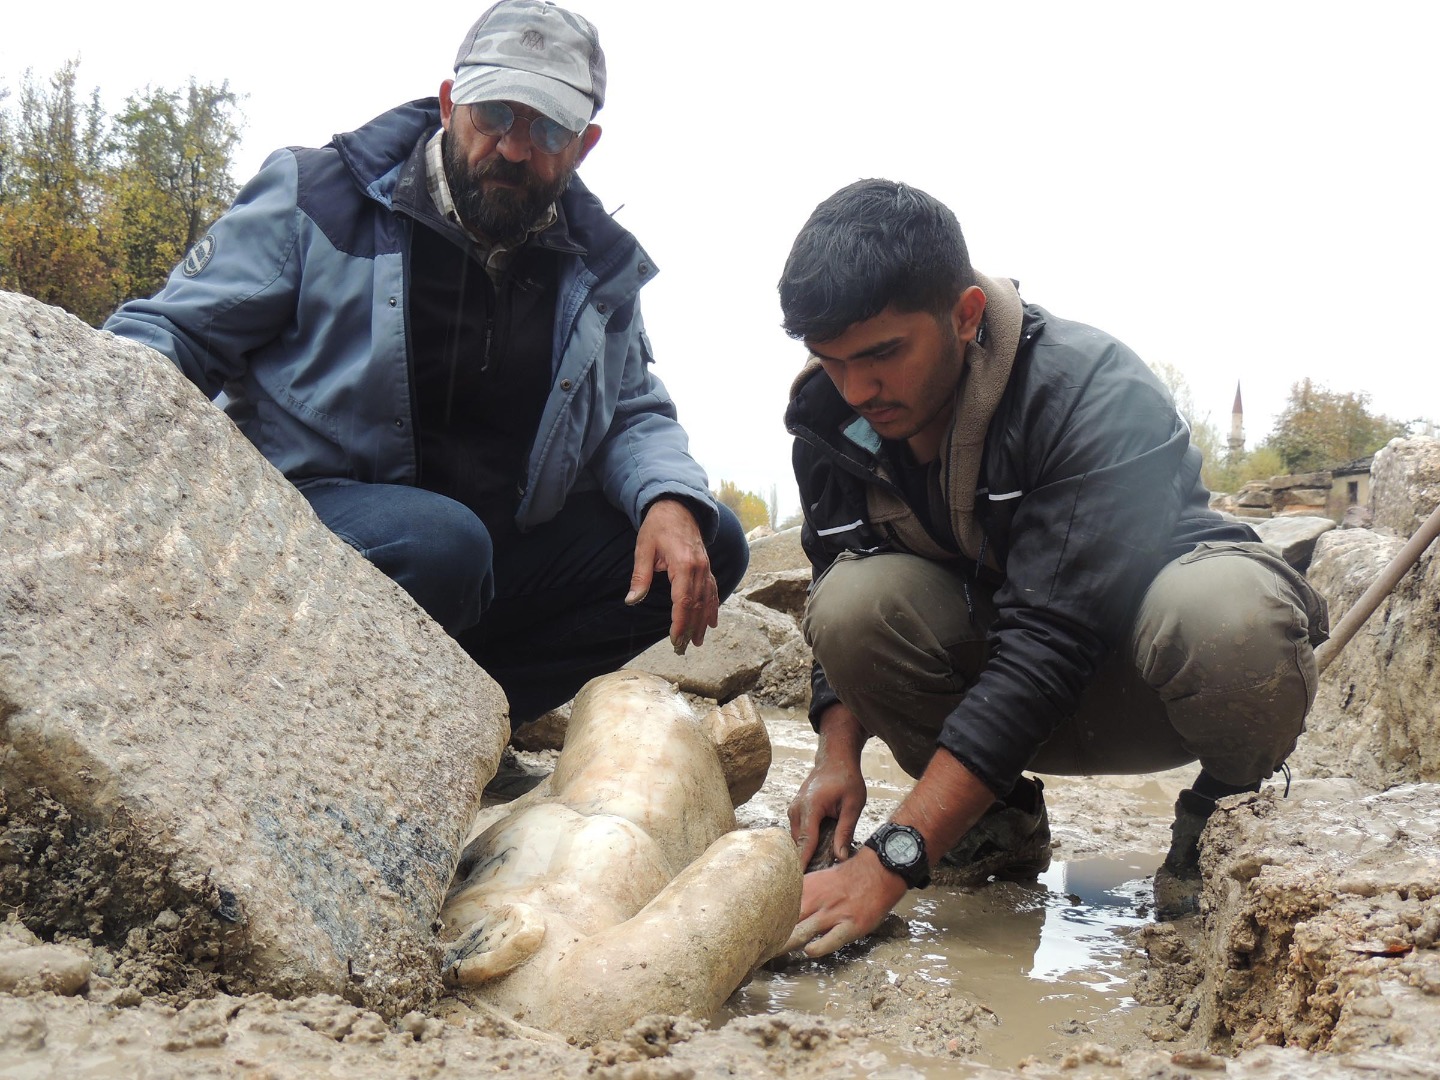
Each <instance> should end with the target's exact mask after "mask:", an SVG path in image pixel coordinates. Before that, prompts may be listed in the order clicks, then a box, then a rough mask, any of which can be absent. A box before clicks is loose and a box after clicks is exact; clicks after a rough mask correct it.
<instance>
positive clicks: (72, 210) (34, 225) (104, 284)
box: [0, 60, 239, 325]
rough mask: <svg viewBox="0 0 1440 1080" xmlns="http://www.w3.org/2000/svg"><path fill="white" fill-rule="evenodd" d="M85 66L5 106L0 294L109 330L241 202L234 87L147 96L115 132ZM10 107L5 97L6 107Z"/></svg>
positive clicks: (34, 86)
mask: <svg viewBox="0 0 1440 1080" xmlns="http://www.w3.org/2000/svg"><path fill="white" fill-rule="evenodd" d="M78 66H79V64H78V61H74V60H72V61H68V62H67V63H65V64H64V65H62V66H61V68H60V70H59V71H57V72H56V73H55V74H54V75H53V76H51V77H50V79H49V80H48V82H46V83H43V84H42V83H39V82H37V80H36V79H35V77H34V75H33V74H32V73H31V72H29V71H27V72H26V73H25V75H24V78H23V80H22V83H21V87H20V93H19V96H18V100H17V101H16V102H15V103H14V108H0V288H5V289H12V290H14V291H16V292H23V293H28V294H29V295H31V296H33V297H35V298H36V299H38V300H43V301H44V302H46V303H48V304H57V305H59V306H60V307H63V308H65V309H67V310H68V311H70V312H71V313H73V314H75V315H78V316H79V317H80V318H82V319H84V320H85V321H86V322H89V323H91V324H93V325H98V324H99V323H100V322H101V321H103V320H104V319H105V317H106V316H107V315H109V314H110V312H112V311H113V310H114V309H115V306H116V305H117V304H118V303H119V302H120V301H121V300H124V299H126V298H127V297H129V296H135V295H139V294H147V295H148V294H149V293H152V292H154V291H155V290H156V289H158V288H159V287H160V285H161V284H162V283H163V282H164V280H165V277H166V275H167V274H168V273H169V271H170V269H171V267H172V266H174V264H175V263H176V262H178V261H179V259H180V257H181V256H182V255H183V254H184V252H185V250H186V248H187V247H189V245H190V244H191V243H193V242H194V241H195V240H196V239H198V238H199V237H200V236H201V235H203V232H204V229H205V227H206V226H207V225H208V224H209V223H210V221H212V220H213V219H214V218H215V217H216V216H217V215H218V214H219V213H220V212H221V211H222V210H224V209H225V207H226V206H227V205H228V203H229V201H230V199H231V197H232V196H233V194H234V183H233V181H232V180H231V178H230V155H231V154H232V153H233V152H234V149H235V146H236V144H237V142H238V140H239V129H238V126H237V124H236V122H235V120H234V119H233V111H234V109H235V107H236V103H237V99H236V96H235V95H234V94H233V93H231V91H230V88H229V85H228V84H227V83H222V84H221V85H220V86H219V87H213V86H201V85H197V84H196V83H195V82H194V81H193V80H192V82H191V84H190V87H189V90H188V92H186V93H181V92H172V91H167V90H164V89H158V90H149V89H147V90H146V91H145V92H144V93H143V94H141V95H135V96H132V97H131V98H130V99H129V101H128V102H127V103H126V108H125V111H124V112H123V113H122V114H121V115H120V116H119V117H118V118H117V119H116V121H115V124H114V128H113V132H112V131H111V130H110V128H111V123H110V121H109V119H108V118H107V117H106V115H105V111H104V109H103V108H101V105H100V96H99V91H98V90H94V91H92V92H91V94H90V97H89V99H88V101H85V102H82V101H81V99H80V97H79V95H78V93H77V91H76V84H77V70H78ZM6 104H7V102H6V99H5V96H4V95H0V106H5V105H6Z"/></svg>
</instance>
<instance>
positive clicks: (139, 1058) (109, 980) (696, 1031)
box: [0, 711, 1425, 1080]
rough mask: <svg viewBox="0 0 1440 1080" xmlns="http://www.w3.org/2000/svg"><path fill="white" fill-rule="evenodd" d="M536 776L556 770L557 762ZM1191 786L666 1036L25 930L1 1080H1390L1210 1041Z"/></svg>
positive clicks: (781, 764) (1093, 797)
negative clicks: (254, 978)
mask: <svg viewBox="0 0 1440 1080" xmlns="http://www.w3.org/2000/svg"><path fill="white" fill-rule="evenodd" d="M766 723H767V727H768V728H769V730H770V734H771V738H772V743H773V745H774V755H775V756H774V763H773V765H772V768H771V771H770V775H769V777H768V779H767V781H766V783H765V785H764V787H763V788H762V789H761V790H760V792H759V793H758V794H757V795H756V796H755V797H754V798H752V799H751V800H750V801H749V802H748V803H747V804H746V805H745V806H744V807H742V808H741V811H740V815H739V816H740V819H741V824H742V825H746V826H756V825H769V824H776V823H780V822H783V821H784V820H785V818H786V807H787V805H788V802H789V799H790V797H791V795H792V794H793V792H794V791H795V789H796V787H797V786H798V784H799V783H800V781H801V780H802V779H803V777H804V776H805V774H806V772H807V771H808V769H809V763H810V759H811V755H812V754H813V750H814V736H813V734H812V733H811V732H810V729H809V726H808V724H807V723H806V722H805V720H804V717H803V715H800V714H798V713H794V712H790V711H772V712H770V713H768V714H767V715H766ZM520 758H521V763H522V765H523V766H524V767H525V768H528V769H533V770H535V771H537V772H539V771H543V770H544V769H545V768H546V767H547V762H548V758H547V756H546V755H545V754H522V755H520ZM865 765H866V774H867V778H868V779H869V781H870V798H869V804H868V805H867V807H866V810H865V814H864V815H863V817H862V820H861V824H860V829H859V833H860V835H862V836H863V835H867V834H868V831H869V830H870V829H873V828H874V827H875V825H877V824H878V823H879V822H880V821H882V820H884V819H885V817H886V816H887V815H888V814H889V813H890V811H891V810H892V809H893V808H894V805H895V803H896V801H897V800H898V799H899V798H900V797H901V796H902V795H903V793H904V791H905V790H907V789H908V786H909V783H910V781H909V779H908V778H907V777H905V776H904V774H903V773H901V772H900V770H899V769H898V768H897V767H896V766H895V765H894V763H893V761H890V760H889V759H888V755H887V754H886V752H885V751H884V749H883V747H872V748H867V751H866V760H865ZM1188 780H1189V773H1188V771H1187V770H1178V771H1175V772H1172V773H1164V774H1149V775H1145V776H1134V777H1107V778H1063V777H1055V778H1051V777H1047V778H1046V790H1045V795H1046V801H1047V805H1048V807H1049V811H1050V817H1051V828H1052V832H1053V834H1054V838H1055V842H1056V852H1055V858H1054V861H1053V862H1052V864H1051V866H1050V868H1049V870H1048V871H1047V872H1045V873H1044V874H1043V875H1041V876H1040V878H1039V879H1038V880H1037V881H1035V882H1033V883H1013V882H997V883H992V884H990V885H988V886H985V887H981V888H975V889H967V888H944V887H932V888H930V889H927V890H924V891H921V892H915V893H911V894H910V895H909V896H907V897H906V898H905V900H903V901H902V903H901V904H900V906H899V908H898V909H897V912H896V914H895V915H894V916H893V917H892V918H891V920H889V921H888V922H887V923H886V924H885V925H884V926H883V927H882V928H881V930H880V931H879V932H877V933H876V934H875V935H872V936H871V938H870V939H868V940H866V941H864V942H858V943H856V944H854V945H851V946H849V947H847V948H846V949H844V950H842V951H841V952H840V953H838V954H837V955H835V956H833V957H827V958H822V959H818V960H809V959H805V958H795V957H791V958H781V959H778V960H776V961H772V962H771V963H770V964H768V965H766V966H765V967H764V968H762V969H761V970H759V971H757V972H756V973H755V974H754V976H753V977H752V978H751V979H750V980H749V981H748V982H747V983H746V984H745V985H744V986H742V987H741V989H740V990H739V991H738V992H737V993H736V994H734V995H733V996H732V997H731V998H730V999H729V1000H728V1001H727V1002H726V1003H725V1004H724V1006H723V1007H722V1008H721V1009H720V1010H719V1011H718V1012H717V1013H716V1014H715V1015H713V1016H706V1017H679V1018H676V1017H669V1018H667V1017H651V1018H645V1019H642V1020H641V1021H640V1022H638V1023H637V1024H636V1025H635V1026H634V1027H632V1028H631V1029H630V1030H628V1031H627V1032H625V1033H624V1035H623V1036H621V1037H620V1038H618V1039H613V1040H606V1041H604V1042H601V1043H598V1044H596V1045H594V1046H589V1047H577V1046H573V1045H568V1044H566V1043H565V1042H563V1041H562V1040H560V1039H558V1038H556V1037H554V1036H548V1035H545V1034H543V1033H541V1032H537V1031H535V1030H533V1029H528V1028H525V1027H523V1026H522V1025H519V1024H517V1023H515V1022H514V1021H512V1020H510V1019H508V1018H506V1017H504V1016H502V1015H500V1014H498V1013H495V1012H490V1011H486V1010H484V1009H478V1008H474V1007H470V1006H466V1005H464V1004H463V1003H461V1002H459V1001H458V1000H455V999H445V1000H442V1001H441V1003H440V1004H439V1006H438V1007H437V1008H435V1009H434V1010H432V1011H431V1012H430V1013H428V1014H422V1013H412V1014H410V1015H409V1016H407V1017H405V1018H403V1019H402V1020H401V1021H399V1022H398V1023H396V1024H387V1023H385V1022H384V1021H383V1020H381V1019H380V1017H378V1016H376V1015H375V1014H374V1013H371V1012H368V1011H366V1010H364V1009H362V1008H358V1007H356V1006H355V1005H352V1004H348V1003H345V1002H343V1001H340V1000H339V999H337V998H329V997H310V998H302V999H299V1000H294V1001H285V1000H278V999H275V998H273V997H271V996H268V995H249V996H243V997H240V996H229V995H225V994H223V993H222V994H218V995H215V996H210V997H206V998H202V999H199V1000H187V999H185V998H184V997H183V996H177V995H174V994H165V993H159V992H153V991H152V990H150V989H148V987H153V986H156V985H158V984H157V983H154V982H151V983H149V984H146V982H145V981H144V980H143V979H141V980H136V979H135V977H134V976H135V971H134V965H135V964H137V963H138V962H139V961H138V959H137V955H138V954H136V953H129V952H126V951H125V950H124V949H123V948H121V949H119V950H115V949H112V948H109V947H96V946H92V945H89V944H88V943H85V942H82V941H79V940H72V941H70V942H61V943H59V944H43V945H42V944H41V943H40V942H38V941H37V940H36V939H34V937H33V935H29V934H28V932H27V931H25V930H24V929H23V927H20V926H18V925H17V924H16V923H15V922H14V921H13V920H12V921H11V923H10V924H8V925H6V926H4V927H0V1078H10V1077H24V1078H27V1080H29V1078H41V1077H94V1078H97V1080H98V1078H105V1080H108V1078H118V1077H131V1076H142V1075H143V1076H147V1077H176V1078H181V1077H184V1078H190V1077H202V1076H203V1077H212V1076H217V1077H226V1078H229V1077H237V1078H239V1077H244V1078H246V1080H291V1078H296V1080H298V1078H301V1077H312V1076H328V1075H345V1076H347V1077H356V1078H359V1080H368V1078H371V1077H374V1078H377V1080H378V1078H381V1077H384V1078H393V1077H417V1078H418V1077H432V1076H433V1077H442V1076H444V1077H452V1076H453V1077H470V1076H477V1077H478V1076H494V1075H500V1074H509V1075H514V1076H557V1077H568V1076H575V1077H582V1076H584V1077H602V1078H614V1080H695V1078H709V1077H715V1078H717V1080H718V1078H720V1077H727V1078H732V1077H777V1076H785V1077H792V1078H807V1077H869V1078H874V1080H917V1078H942V1077H943V1078H950V1077H1001V1076H1026V1077H1061V1076H1063V1077H1067V1078H1078V1077H1092V1076H1093V1077H1158V1078H1170V1077H1174V1078H1179V1077H1193V1076H1224V1075H1229V1076H1255V1077H1260V1076H1276V1077H1278V1076H1295V1077H1311V1076H1334V1077H1339V1076H1350V1075H1355V1076H1359V1075H1377V1074H1376V1073H1374V1072H1368V1073H1367V1072H1366V1071H1365V1070H1357V1069H1352V1068H1351V1067H1350V1066H1347V1065H1345V1064H1343V1063H1339V1062H1337V1061H1335V1060H1326V1059H1325V1058H1324V1057H1323V1056H1317V1055H1305V1054H1303V1053H1302V1052H1300V1051H1291V1050H1284V1049H1280V1048H1277V1047H1259V1048H1256V1049H1254V1050H1252V1051H1249V1052H1248V1053H1247V1054H1246V1055H1245V1056H1243V1057H1242V1058H1241V1059H1238V1060H1237V1059H1232V1058H1229V1057H1226V1056H1221V1055H1219V1054H1216V1053H1212V1052H1211V1051H1209V1050H1207V1049H1206V1048H1205V1046H1204V1045H1203V1039H1202V1038H1201V1037H1200V1035H1199V1032H1198V1031H1196V1030H1192V1024H1191V1021H1192V1020H1193V1015H1194V1010H1193V1007H1192V1006H1190V1005H1189V1004H1187V1001H1188V999H1187V994H1189V993H1190V992H1191V991H1192V990H1193V989H1194V988H1195V986H1196V985H1197V984H1198V983H1199V981H1200V978H1201V974H1202V973H1201V970H1200V963H1199V961H1198V960H1197V959H1196V957H1198V956H1200V955H1201V950H1200V948H1199V946H1198V940H1197V939H1198V927H1197V926H1195V925H1194V924H1195V923H1196V920H1193V919H1191V920H1181V921H1179V922H1177V923H1167V924H1156V923H1154V922H1153V920H1152V916H1151V910H1150V890H1151V881H1150V878H1151V875H1152V874H1153V872H1154V870H1155V868H1156V866H1158V864H1159V862H1160V860H1161V858H1162V855H1163V852H1164V850H1165V847H1166V845H1167V843H1168V839H1169V837H1168V825H1169V820H1170V812H1171V806H1172V804H1173V801H1174V798H1175V794H1176V792H1177V791H1178V790H1179V789H1180V788H1181V787H1183V786H1184V785H1185V784H1186V783H1187V782H1188ZM163 932H167V931H166V928H165V927H163V926H162V927H157V928H156V933H157V934H158V933H163ZM137 944H138V943H137ZM44 950H48V951H44ZM42 951H43V952H42ZM125 965H130V967H128V968H127V967H126V966H125ZM7 980H8V981H7ZM142 988H143V989H144V992H142ZM1379 1075H1396V1076H1401V1075H1411V1074H1410V1073H1407V1072H1405V1071H1403V1070H1402V1071H1390V1072H1382V1073H1380V1074H1379ZM1415 1075H1425V1074H1424V1073H1417V1074H1415Z"/></svg>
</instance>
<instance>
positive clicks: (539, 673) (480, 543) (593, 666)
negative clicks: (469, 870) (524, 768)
mask: <svg viewBox="0 0 1440 1080" xmlns="http://www.w3.org/2000/svg"><path fill="white" fill-rule="evenodd" d="M301 493H302V494H303V495H304V496H305V498H306V499H308V500H309V502H310V505H311V507H313V508H314V510H315V513H316V514H318V515H319V517H320V520H321V521H323V522H324V523H325V525H326V526H327V527H328V528H329V529H330V531H331V532H333V533H335V534H336V535H337V536H339V537H340V538H341V539H342V540H344V541H345V542H346V543H348V544H349V545H350V546H351V547H353V548H355V549H356V550H357V551H359V552H360V554H362V555H364V556H365V558H367V559H369V560H370V561H371V562H372V563H374V564H375V566H376V567H377V568H379V569H380V570H381V571H382V572H384V573H385V574H386V575H387V576H388V577H390V578H392V579H394V581H395V582H396V583H397V584H399V585H400V586H401V587H402V588H404V589H405V591H406V592H408V593H409V594H410V595H411V596H412V597H414V598H415V602H416V603H418V604H419V605H420V606H421V607H423V608H424V609H425V610H426V611H427V612H429V614H430V617H431V618H433V619H434V620H435V621H436V622H438V623H439V624H440V625H441V626H443V627H444V628H445V630H446V632H448V633H449V634H450V635H451V636H452V637H453V638H455V640H456V641H458V642H459V643H460V645H461V647H462V648H464V649H465V651H466V652H468V653H469V654H470V655H471V657H473V658H474V660H475V662H476V663H477V664H479V665H480V666H481V667H483V668H484V669H485V670H486V671H487V672H488V673H489V674H490V676H491V678H493V679H494V680H495V681H496V682H498V683H499V684H500V686H501V688H502V689H503V690H504V691H505V695H506V697H508V698H509V700H510V722H511V724H512V726H518V725H520V724H524V723H529V722H530V721H531V720H535V719H537V718H538V717H540V716H542V715H544V714H545V713H546V712H548V711H549V710H550V709H553V708H555V707H556V706H557V705H562V704H564V703H565V702H567V701H569V700H570V699H571V698H572V697H574V696H575V692H576V691H577V690H579V689H580V687H582V686H584V685H585V683H586V682H588V681H589V680H590V679H592V678H594V677H595V676H597V675H603V674H605V673H606V672H609V671H614V670H615V669H616V668H618V667H620V666H622V665H623V664H625V663H626V662H627V661H629V660H631V659H633V658H634V657H636V656H638V655H639V654H640V653H642V652H644V651H645V650H646V649H648V648H649V647H650V646H651V645H653V644H655V642H657V641H659V640H660V639H661V638H663V637H665V636H666V635H667V634H668V633H669V632H670V582H669V579H668V578H667V577H666V576H665V575H664V574H663V573H657V574H656V575H655V580H654V582H653V583H652V584H651V587H650V592H649V594H648V595H647V596H646V597H645V599H644V600H642V601H641V602H640V603H638V604H636V605H635V606H634V607H626V606H625V603H624V599H625V594H626V592H628V591H629V588H630V575H631V573H632V572H633V570H634V565H635V529H634V528H633V527H632V526H631V525H630V519H629V518H627V517H626V516H625V515H624V514H622V513H621V512H620V511H619V510H617V509H615V507H613V506H611V505H610V503H609V501H608V500H606V498H605V497H604V495H602V494H601V493H600V492H594V491H590V492H582V493H580V494H576V495H572V496H571V497H570V498H569V499H567V500H566V502H565V505H564V507H563V508H561V510H560V513H559V514H557V515H556V516H555V517H554V518H552V519H551V520H550V521H547V522H545V523H544V524H543V525H540V526H537V527H536V528H534V529H532V530H531V531H530V532H528V533H523V534H522V533H520V532H519V531H518V530H517V529H516V528H515V523H514V521H513V520H512V519H510V518H508V517H506V518H505V519H504V520H497V521H492V522H489V523H486V522H484V521H481V519H480V518H479V517H477V516H476V515H475V514H474V513H473V512H472V511H471V510H470V509H469V508H468V507H466V506H464V505H462V504H461V503H458V502H456V501H455V500H453V499H450V498H447V497H445V496H444V495H437V494H436V493H435V492H433V491H425V490H423V489H421V488H415V487H405V486H402V485H393V484H360V483H351V482H345V483H327V484H312V485H309V486H307V487H305V488H303V489H302V491H301ZM719 511H720V527H719V530H718V532H717V533H716V535H715V539H714V540H712V541H711V542H710V543H709V544H707V545H706V548H707V550H708V551H709V553H710V568H711V571H712V572H713V573H714V575H715V582H716V584H717V585H718V586H719V589H720V598H721V599H722V600H724V598H725V597H727V596H729V595H730V593H732V592H733V591H734V590H735V586H736V585H738V584H739V583H740V578H741V577H743V576H744V574H745V568H746V566H747V564H748V563H749V559H750V549H749V546H748V545H747V544H746V542H745V536H744V533H743V532H742V531H741V529H740V522H739V521H738V520H737V519H736V517H735V515H734V514H732V513H731V512H730V511H729V510H727V509H726V508H725V507H723V506H721V507H719Z"/></svg>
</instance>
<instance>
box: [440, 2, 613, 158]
mask: <svg viewBox="0 0 1440 1080" xmlns="http://www.w3.org/2000/svg"><path fill="white" fill-rule="evenodd" d="M450 97H451V99H452V100H453V101H454V102H455V104H457V105H472V104H474V103H475V102H477V101H518V102H519V103H520V104H522V105H528V106H530V107H531V108H532V109H535V110H537V111H538V112H541V113H544V114H545V115H546V116H548V117H550V119H552V120H556V121H558V122H559V123H561V124H564V125H565V126H566V127H567V128H569V129H570V130H571V131H579V130H581V129H582V128H583V127H584V126H585V125H586V124H588V123H589V122H590V118H591V117H592V116H594V115H595V114H596V113H597V112H599V111H600V106H601V105H603V104H605V54H604V53H603V52H601V51H600V35H599V34H598V33H597V32H596V30H595V27H594V26H592V25H591V24H590V23H589V22H588V21H587V20H586V19H583V18H581V17H580V16H579V15H576V14H575V13H574V12H572V11H566V10H565V9H564V8H562V7H556V6H555V5H554V4H550V3H543V2H542V0H500V3H498V4H496V5H495V6H494V7H492V8H490V10H489V11H487V12H485V14H484V15H481V16H480V19H479V21H478V22H476V24H475V25H474V26H472V27H471V28H470V32H469V33H468V34H466V35H465V40H464V41H463V42H461V44H460V52H459V53H458V54H457V55H456V57H455V85H454V86H453V87H452V88H451V91H450Z"/></svg>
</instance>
